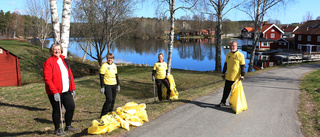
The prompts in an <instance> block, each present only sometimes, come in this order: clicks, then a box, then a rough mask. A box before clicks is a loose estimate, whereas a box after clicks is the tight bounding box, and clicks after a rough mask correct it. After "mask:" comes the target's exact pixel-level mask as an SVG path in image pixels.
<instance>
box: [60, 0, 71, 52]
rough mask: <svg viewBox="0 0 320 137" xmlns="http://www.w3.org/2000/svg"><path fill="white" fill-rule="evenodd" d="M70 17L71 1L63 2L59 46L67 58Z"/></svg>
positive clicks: (64, 0)
mask: <svg viewBox="0 0 320 137" xmlns="http://www.w3.org/2000/svg"><path fill="white" fill-rule="evenodd" d="M70 15H71V0H63V10H62V28H61V29H62V30H61V38H60V40H61V46H62V48H63V53H62V55H64V56H65V57H67V53H68V46H69V37H70Z"/></svg>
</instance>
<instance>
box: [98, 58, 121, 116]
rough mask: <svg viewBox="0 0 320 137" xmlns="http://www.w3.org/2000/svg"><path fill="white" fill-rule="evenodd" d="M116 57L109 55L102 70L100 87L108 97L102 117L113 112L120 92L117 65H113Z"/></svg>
mask: <svg viewBox="0 0 320 137" xmlns="http://www.w3.org/2000/svg"><path fill="white" fill-rule="evenodd" d="M113 60H114V55H113V54H112V53H108V54H107V62H106V63H104V64H102V66H101V68H100V85H101V90H100V92H101V94H104V95H105V96H106V101H105V102H104V104H103V107H102V111H101V115H100V117H102V116H104V115H106V114H107V113H108V112H112V111H113V107H114V102H115V100H116V95H117V90H118V92H120V83H119V77H118V70H117V66H116V64H114V63H113Z"/></svg>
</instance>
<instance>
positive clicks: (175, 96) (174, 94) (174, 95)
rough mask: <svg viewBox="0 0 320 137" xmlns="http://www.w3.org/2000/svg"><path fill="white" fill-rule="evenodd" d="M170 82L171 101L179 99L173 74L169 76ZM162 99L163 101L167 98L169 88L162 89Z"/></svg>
mask: <svg viewBox="0 0 320 137" xmlns="http://www.w3.org/2000/svg"><path fill="white" fill-rule="evenodd" d="M168 80H169V83H170V89H171V93H170V99H172V100H175V99H178V97H179V93H178V90H177V88H176V83H175V82H174V79H173V76H172V75H171V74H170V75H169V76H168ZM162 98H163V99H166V98H167V88H166V87H164V88H162Z"/></svg>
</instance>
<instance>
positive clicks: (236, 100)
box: [229, 80, 248, 114]
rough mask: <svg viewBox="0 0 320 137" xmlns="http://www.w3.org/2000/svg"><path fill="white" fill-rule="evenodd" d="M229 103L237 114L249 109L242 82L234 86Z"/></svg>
mask: <svg viewBox="0 0 320 137" xmlns="http://www.w3.org/2000/svg"><path fill="white" fill-rule="evenodd" d="M229 103H230V106H231V109H232V110H233V111H234V112H236V114H238V113H240V112H242V111H243V110H247V109H248V106H247V100H246V97H245V94H244V90H243V86H242V81H241V80H237V81H235V82H234V83H233V84H232V86H231V95H230V99H229Z"/></svg>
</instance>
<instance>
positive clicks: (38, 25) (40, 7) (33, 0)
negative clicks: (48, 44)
mask: <svg viewBox="0 0 320 137" xmlns="http://www.w3.org/2000/svg"><path fill="white" fill-rule="evenodd" d="M26 6H27V9H28V14H29V15H30V16H33V17H35V18H34V24H33V25H34V28H35V29H36V34H37V37H38V39H39V41H40V43H41V49H42V50H43V48H44V42H45V40H46V38H47V36H48V34H49V33H50V32H51V29H50V28H49V21H50V8H49V1H48V0H27V1H26Z"/></svg>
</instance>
